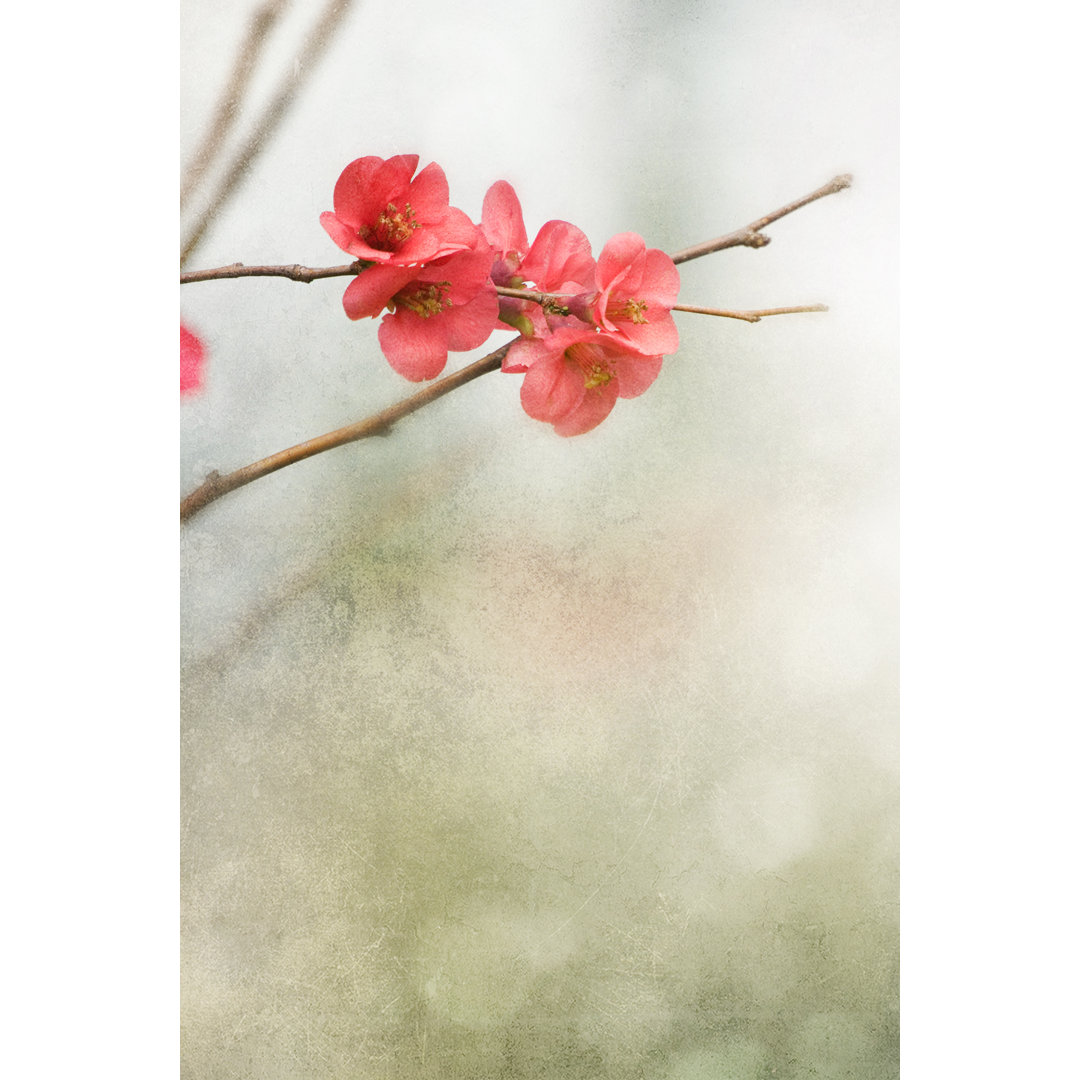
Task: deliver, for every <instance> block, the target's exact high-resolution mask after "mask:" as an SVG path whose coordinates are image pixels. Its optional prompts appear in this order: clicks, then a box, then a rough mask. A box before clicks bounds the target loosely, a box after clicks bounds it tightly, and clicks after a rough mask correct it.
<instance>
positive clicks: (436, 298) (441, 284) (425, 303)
mask: <svg viewBox="0 0 1080 1080" xmlns="http://www.w3.org/2000/svg"><path fill="white" fill-rule="evenodd" d="M449 288H450V282H449V281H438V282H434V283H432V284H429V285H419V284H417V283H415V282H413V283H412V284H411V285H406V286H405V288H404V289H402V291H401V292H399V293H398V294H397V295H396V296H395V297H394V303H395V304H397V305H399V306H401V307H407V308H408V309H409V310H410V311H414V312H416V314H417V315H419V316H420V318H421V319H430V318H431V316H432V315H438V314H439V312H441V311H442V310H443V309H444V308H448V307H453V306H454V303H453V301H452V300H451V299H450V298H449V297H448V296H447V295H446V292H447V290H448V289H449Z"/></svg>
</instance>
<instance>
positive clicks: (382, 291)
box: [341, 266, 417, 319]
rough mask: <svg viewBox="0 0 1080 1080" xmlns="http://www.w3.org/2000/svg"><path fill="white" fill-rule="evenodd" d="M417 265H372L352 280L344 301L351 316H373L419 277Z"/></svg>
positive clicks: (347, 313) (343, 298) (362, 317)
mask: <svg viewBox="0 0 1080 1080" xmlns="http://www.w3.org/2000/svg"><path fill="white" fill-rule="evenodd" d="M416 274H417V270H416V268H415V267H407V266H369V267H368V268H367V269H366V270H361V271H360V273H359V274H357V275H356V277H354V278H353V279H352V281H350V282H349V286H348V288H347V289H346V290H345V295H344V296H343V297H342V298H341V303H342V305H343V306H344V308H345V314H346V315H348V316H349V318H350V319H365V318H374V317H375V316H376V315H378V314H379V312H380V311H382V310H383V308H385V307H386V305H387V303H388V302H389V301H390V299H391V297H393V296H394V294H395V293H397V292H400V291H401V290H402V289H403V288H404V287H405V286H406V285H408V284H409V282H410V281H412V280H414V278H415V277H416Z"/></svg>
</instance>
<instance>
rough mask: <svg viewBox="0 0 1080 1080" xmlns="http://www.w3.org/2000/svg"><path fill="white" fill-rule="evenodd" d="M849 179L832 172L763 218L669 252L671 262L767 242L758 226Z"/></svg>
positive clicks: (833, 190)
mask: <svg viewBox="0 0 1080 1080" xmlns="http://www.w3.org/2000/svg"><path fill="white" fill-rule="evenodd" d="M851 180H852V177H851V174H850V173H844V175H843V176H834V177H833V178H832V179H831V180H830V181H829V182H828V183H827V184H824V185H822V186H821V187H819V188H818V189H817V191H811V192H810V194H809V195H804V196H803V197H802V198H801V199H796V200H795V201H794V202H789V203H788V204H787V205H786V206H781V207H780V209H779V210H774V211H773V212H772V213H771V214H766V215H765V216H764V217H763V218H758V220H757V221H754V222H751V224H749V225H746V226H744V227H743V228H741V229H736V231H735V232H732V233H728V234H727V235H725V236H720V237H717V238H716V239H715V240H707V241H705V243H703V244H695V245H694V246H693V247H688V248H684V249H683V250H682V251H678V252H676V253H675V254H674V255H672V256H671V259H672V261H673V262H676V263H682V262H688V261H689V260H690V259H700V258H701V256H702V255H711V254H712V253H713V252H714V251H723V250H724V249H725V248H733V247H751V248H760V247H764V246H765V245H766V244H767V243H769V237H767V236H766V235H765V234H764V233H762V231H761V230H762V229H764V228H765V227H766V226H768V225H771V224H772V223H773V222H774V221H779V220H780V218H782V217H786V216H787V215H788V214H791V213H794V212H795V211H796V210H798V209H800V208H801V207H803V206H806V205H807V204H808V203H812V202H815V201H816V200H818V199H823V198H825V196H826V195H835V194H836V193H837V192H838V191H843V190H844V188H848V187H851Z"/></svg>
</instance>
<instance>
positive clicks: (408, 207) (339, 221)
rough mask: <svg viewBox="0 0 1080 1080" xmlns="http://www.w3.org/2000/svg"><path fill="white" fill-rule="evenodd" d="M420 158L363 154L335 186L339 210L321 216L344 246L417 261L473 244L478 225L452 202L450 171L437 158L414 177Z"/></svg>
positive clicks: (389, 261) (363, 254)
mask: <svg viewBox="0 0 1080 1080" xmlns="http://www.w3.org/2000/svg"><path fill="white" fill-rule="evenodd" d="M419 162H420V158H419V156H418V155H417V154H399V155H397V157H392V158H389V159H387V160H386V161H384V160H383V159H382V158H380V157H362V158H357V159H356V160H355V161H353V162H351V163H350V164H348V165H346V166H345V169H344V170H343V171H342V173H341V175H340V176H339V177H338V180H337V183H336V184H335V185H334V209H333V211H330V210H327V211H325V212H324V213H323V214H321V215H320V216H319V221H320V222H321V223H322V227H323V228H324V229H325V230H326V231H327V233H328V234H329V236H330V239H331V240H333V241H334V243H335V244H337V246H338V247H339V248H341V249H342V251H346V252H348V253H349V254H350V255H353V256H355V257H356V258H358V259H362V260H364V261H366V262H372V263H377V264H383V265H387V266H413V265H416V264H418V263H425V262H430V261H431V260H432V259H438V258H441V257H442V256H444V255H450V254H452V253H453V252H455V251H461V250H463V249H465V248H469V247H471V246H472V245H473V243H474V241H475V240H476V236H477V228H476V226H475V225H474V224H473V223H472V222H471V221H470V220H469V218H468V217H467V216H466V214H465V213H464V212H463V211H461V210H459V209H458V208H457V207H455V206H450V205H449V200H450V188H449V186H448V185H447V182H446V174H445V173H444V172H443V170H442V168H441V167H440V166H439V165H436V164H435V162H432V163H431V164H430V165H428V166H427V167H426V168H424V169H423V170H421V172H420V173H418V174H417V175H416V176H415V177H414V176H413V173H414V172H416V166H417V165H418V164H419Z"/></svg>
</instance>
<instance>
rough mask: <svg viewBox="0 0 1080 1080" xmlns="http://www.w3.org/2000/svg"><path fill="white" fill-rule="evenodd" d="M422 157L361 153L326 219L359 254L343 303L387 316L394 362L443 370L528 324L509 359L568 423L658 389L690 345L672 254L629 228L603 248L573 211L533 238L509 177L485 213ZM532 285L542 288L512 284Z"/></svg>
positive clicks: (345, 246)
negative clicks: (678, 324) (666, 365)
mask: <svg viewBox="0 0 1080 1080" xmlns="http://www.w3.org/2000/svg"><path fill="white" fill-rule="evenodd" d="M419 160H420V159H419V157H417V155H415V154H402V155H398V156H397V157H392V158H389V159H387V160H385V161H384V160H383V159H382V158H378V157H363V158H358V159H357V160H356V161H354V162H352V163H351V164H350V165H348V166H346V168H345V170H344V172H342V174H341V176H340V177H339V178H338V182H337V184H336V185H335V187H334V209H333V210H332V211H327V212H326V213H324V214H323V215H322V216H321V218H320V221H321V222H322V225H323V228H324V229H325V230H326V231H327V233H328V234H329V235H330V238H331V239H332V240H333V241H334V243H335V244H337V245H338V247H340V248H341V249H342V250H343V251H345V252H348V253H349V254H350V255H352V256H354V257H355V258H356V259H357V260H358V261H359V262H360V264H361V267H362V269H361V271H360V272H359V273H358V274H357V275H356V277H355V278H354V279H353V280H352V281H351V282H350V284H349V286H348V288H347V289H346V290H345V295H344V297H343V304H344V307H345V314H346V315H348V316H349V318H350V319H362V318H365V317H371V318H374V317H376V316H378V315H380V314H382V315H383V319H382V323H381V324H380V326H379V344H380V345H381V347H382V350H383V353H384V354H385V355H386V358H387V360H389V362H390V365H391V367H393V368H394V370H395V371H397V372H399V373H400V374H402V375H404V376H405V377H406V378H407V379H411V380H413V381H417V382H418V381H421V380H424V379H433V378H434V377H435V376H436V375H438V374H439V373H440V372H441V371H442V370H443V368H444V367H445V366H446V359H447V353H448V352H463V351H467V350H469V349H475V348H477V347H479V346H480V345H482V344H483V343H484V342H485V341H486V340H487V338H488V336H489V335H490V334H491V333H492V331H494V330H496V329H498V328H502V329H513V330H517V331H518V333H519V334H520V337H519V338H517V339H516V340H515V341H514V342H513V344H512V345H511V346H510V349H509V351H508V353H507V355H506V358H505V360H504V361H503V366H502V367H503V371H505V372H518V373H520V372H524V374H525V379H524V381H523V383H522V387H521V403H522V406H523V407H524V409H525V411H526V412H527V413H528V414H529V416H531V417H534V418H535V419H537V420H543V421H545V422H547V423H550V424H552V425H553V426H554V428H555V431H556V432H558V433H559V434H560V435H580V434H582V433H584V432H586V431H589V430H591V429H592V428H594V427H596V425H597V424H599V423H600V422H601V421H602V420H603V419H604V418H605V417H606V416H607V415H608V413H610V412H611V410H612V408H613V407H614V405H615V401H616V400H617V399H618V398H620V397H624V398H625V397H636V396H637V395H638V394H641V393H643V392H644V391H645V390H646V389H648V387H649V386H650V385H651V384H652V382H653V380H654V379H655V378H656V376H657V375H658V374H659V372H660V365H661V363H662V362H663V358H664V356H665V355H668V354H670V353H672V352H674V351H675V349H676V348H678V344H679V335H678V331H677V330H676V328H675V323H674V320H673V319H672V317H671V308H672V307H673V305H674V304H675V300H676V298H677V296H678V292H679V274H678V271H677V270H676V269H675V264H674V263H673V262H672V261H671V258H670V257H669V256H667V255H665V254H664V253H663V252H662V251H658V250H656V249H652V248H646V246H645V241H644V240H643V239H642V238H641V237H640V236H638V235H637V234H636V233H620V234H619V235H618V236H616V237H614V238H613V239H611V240H609V241H608V243H607V244H606V245H605V247H604V249H603V251H602V252H601V253H600V257H599V258H598V259H595V260H594V259H593V257H592V249H591V247H590V245H589V241H588V238H587V237H586V236H585V234H584V233H583V232H582V231H581V230H580V229H579V228H577V226H575V225H571V224H570V223H569V222H567V221H549V222H547V224H545V225H543V226H542V227H541V228H540V230H539V232H537V234H536V236H535V237H534V239H533V242H532V244H530V243H529V241H528V235H527V233H526V231H525V224H524V219H523V217H522V213H521V204H520V203H519V201H518V197H517V195H516V193H515V192H514V189H513V188H512V187H511V186H510V184H508V183H507V182H506V181H505V180H499V181H496V182H495V183H494V184H492V186H491V188H490V189H489V190H488V192H487V195H486V196H485V197H484V205H483V211H482V214H481V223H480V225H475V224H474V223H473V222H472V221H471V220H470V219H469V218H468V216H467V215H466V214H465V213H464V212H463V211H461V210H459V209H458V208H457V207H454V206H451V205H450V204H449V200H450V195H449V188H448V186H447V182H446V176H445V174H444V173H443V170H442V169H441V168H440V167H439V166H438V165H436V164H435V163H434V162H432V163H431V164H430V165H428V166H427V167H426V168H424V169H422V170H421V171H420V172H419V173H417V172H416V167H417V165H418V164H419ZM522 292H525V293H531V294H532V296H533V297H538V298H536V299H534V298H529V297H527V296H520V295H514V294H519V293H522ZM540 294H542V295H540Z"/></svg>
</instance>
